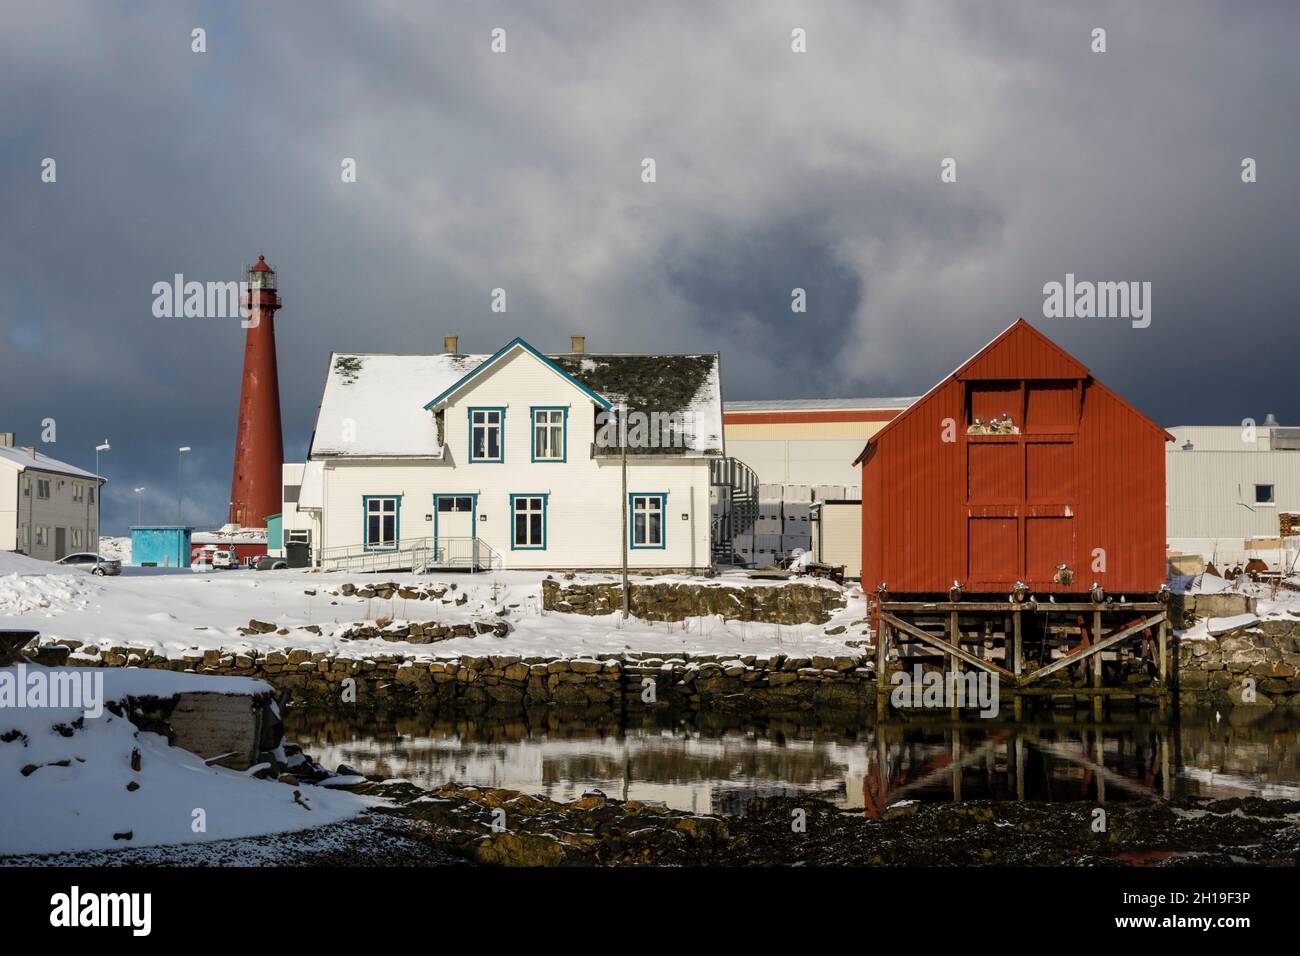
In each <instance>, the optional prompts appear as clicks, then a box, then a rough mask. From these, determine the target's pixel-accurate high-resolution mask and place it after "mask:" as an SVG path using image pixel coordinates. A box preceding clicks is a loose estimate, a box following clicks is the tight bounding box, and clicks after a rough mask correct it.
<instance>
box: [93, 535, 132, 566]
mask: <svg viewBox="0 0 1300 956" xmlns="http://www.w3.org/2000/svg"><path fill="white" fill-rule="evenodd" d="M99 555H100V557H102V558H116V559H117V560H119V561H121V562H122V566H123V567H125V566H126V565H128V564H130V563H131V539H130V538H110V537H108V536H107V535H101V536H100V539H99Z"/></svg>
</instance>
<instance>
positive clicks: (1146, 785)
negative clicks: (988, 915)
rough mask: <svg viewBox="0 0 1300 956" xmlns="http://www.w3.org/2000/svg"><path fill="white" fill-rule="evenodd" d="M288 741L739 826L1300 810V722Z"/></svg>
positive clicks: (321, 736) (329, 735) (427, 782)
mask: <svg viewBox="0 0 1300 956" xmlns="http://www.w3.org/2000/svg"><path fill="white" fill-rule="evenodd" d="M285 724H286V735H287V737H288V738H289V739H290V740H293V741H295V742H297V743H299V744H301V745H302V746H303V748H304V749H305V750H306V751H307V752H308V753H309V754H311V755H312V756H313V757H315V758H316V759H317V760H318V761H320V762H321V763H322V764H324V765H326V766H327V767H330V768H331V769H333V768H334V767H335V766H337V765H338V764H340V763H347V764H350V765H351V766H353V767H355V768H356V769H357V770H359V771H360V772H362V773H380V774H384V775H386V776H390V777H396V778H402V779H407V780H410V781H412V782H413V783H416V784H419V785H420V786H424V787H435V786H438V785H440V784H443V783H446V782H448V781H451V780H455V781H457V782H460V783H466V784H475V785H478V786H484V787H503V788H507V789H512V790H522V791H526V792H528V793H537V794H542V795H544V796H547V797H549V798H551V799H554V800H561V801H563V800H571V799H575V798H577V797H578V796H580V795H581V794H582V793H583V792H584V791H586V790H590V789H593V788H595V789H599V790H602V791H604V792H605V793H606V794H607V795H609V796H611V797H617V798H620V799H635V800H653V801H659V802H662V803H664V804H667V805H668V806H670V807H673V808H676V809H680V810H689V811H692V812H696V813H714V814H738V813H743V811H744V805H745V801H746V800H748V799H749V798H751V797H755V796H775V795H797V794H816V795H818V796H820V797H822V798H824V799H826V800H829V801H830V802H832V803H835V804H837V805H839V806H842V807H846V808H860V809H863V810H864V811H866V812H867V813H876V812H879V811H881V810H883V809H884V808H885V807H887V806H890V805H892V804H895V803H897V802H899V801H902V800H922V801H932V800H943V801H952V800H959V801H961V800H1032V801H1074V800H1089V801H1102V802H1118V801H1132V800H1154V799H1160V798H1162V797H1164V798H1168V797H1171V796H1173V797H1213V798H1222V797H1243V796H1259V797H1265V798H1269V799H1291V800H1300V715H1297V714H1294V713H1293V714H1274V715H1268V716H1266V717H1265V718H1263V719H1261V720H1258V721H1255V722H1254V723H1251V724H1249V725H1239V724H1234V723H1233V722H1232V721H1231V720H1223V719H1216V717H1215V715H1214V714H1213V713H1209V714H1196V715H1191V716H1186V715H1184V716H1183V717H1182V718H1181V719H1180V720H1179V721H1178V722H1176V723H1173V724H1169V723H1166V724H1164V725H1161V724H1160V723H1158V722H1155V721H1154V720H1153V721H1143V720H1140V719H1137V718H1134V719H1132V720H1130V721H1117V722H1110V723H1103V724H1093V723H1091V722H1086V721H1076V720H1074V719H1073V718H1071V719H1065V720H1052V719H1051V718H1050V716H1049V717H1048V718H1047V719H1045V720H1042V721H1038V722H1022V723H1019V724H1014V723H1005V722H999V721H981V720H978V719H975V720H971V721H967V722H963V723H960V724H954V723H952V722H951V721H946V720H940V721H934V720H931V721H927V722H925V723H895V722H891V723H887V724H884V725H880V726H872V725H863V724H861V723H858V724H856V725H852V726H845V725H843V724H838V725H837V724H800V723H795V722H782V721H762V722H759V721H753V720H746V719H739V718H737V719H732V720H728V719H726V718H720V717H716V716H714V717H710V716H700V715H696V716H695V717H693V718H691V719H689V720H681V719H677V720H672V721H663V722H637V723H635V724H631V725H622V724H620V722H619V720H618V717H617V715H614V714H602V715H599V716H597V717H594V718H587V719H585V720H581V721H570V722H559V721H557V720H555V719H554V718H549V719H548V718H546V717H541V718H538V719H537V720H536V721H535V722H532V723H530V722H529V721H527V720H526V719H524V718H522V717H521V718H520V719H518V720H515V721H499V720H498V721H484V720H479V719H473V720H472V719H468V718H462V719H459V720H449V719H443V720H440V719H437V718H433V717H422V718H412V719H405V718H404V719H397V720H387V721H376V720H374V719H373V718H371V719H369V720H365V719H360V718H357V717H351V718H349V717H346V716H343V717H340V716H338V715H332V716H328V717H322V716H321V715H319V714H311V713H308V712H305V711H300V710H291V711H290V712H289V714H288V715H287V716H286V721H285Z"/></svg>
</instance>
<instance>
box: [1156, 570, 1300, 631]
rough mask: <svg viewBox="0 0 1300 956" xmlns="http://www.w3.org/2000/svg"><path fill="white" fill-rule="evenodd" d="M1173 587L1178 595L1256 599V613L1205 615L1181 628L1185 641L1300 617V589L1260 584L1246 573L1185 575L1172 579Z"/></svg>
mask: <svg viewBox="0 0 1300 956" xmlns="http://www.w3.org/2000/svg"><path fill="white" fill-rule="evenodd" d="M1290 583H1291V584H1292V585H1295V586H1300V580H1295V579H1292V580H1291V581H1290ZM1170 587H1171V589H1172V590H1173V591H1174V593H1176V594H1185V595H1192V596H1195V595H1201V594H1207V595H1214V594H1241V595H1243V596H1244V597H1248V598H1254V599H1255V612H1254V613H1241V614H1232V615H1226V616H1222V617H1202V618H1201V619H1199V620H1197V621H1196V623H1195V624H1194V625H1193V626H1191V627H1189V628H1187V629H1186V630H1180V631H1178V637H1179V639H1180V640H1183V641H1208V640H1217V639H1218V638H1219V637H1220V636H1221V635H1223V634H1227V633H1229V632H1230V631H1234V630H1237V629H1240V628H1243V627H1247V626H1248V625H1251V624H1255V623H1258V622H1262V621H1278V620H1288V621H1294V620H1295V619H1296V617H1300V590H1294V589H1293V588H1289V587H1284V586H1281V585H1274V584H1271V583H1268V584H1257V583H1255V582H1253V581H1250V580H1249V579H1248V578H1246V577H1245V576H1244V575H1243V576H1242V577H1241V578H1240V579H1238V580H1237V581H1228V580H1225V579H1224V578H1221V577H1217V576H1215V575H1213V574H1195V575H1182V576H1179V577H1175V578H1173V579H1171V582H1170Z"/></svg>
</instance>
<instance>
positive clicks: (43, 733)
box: [0, 668, 374, 855]
mask: <svg viewBox="0 0 1300 956" xmlns="http://www.w3.org/2000/svg"><path fill="white" fill-rule="evenodd" d="M10 670H15V669H14V668H10ZM79 673H81V674H83V675H90V674H96V673H102V675H103V678H104V687H105V698H106V699H108V700H121V699H123V698H124V697H126V696H138V697H144V696H168V695H171V694H176V693H181V692H185V691H216V692H218V693H230V694H244V693H254V692H259V691H262V692H264V691H269V690H270V687H269V685H267V684H266V683H264V682H262V681H257V680H252V679H248V678H224V677H205V676H202V675H196V674H176V673H172V672H169V671H150V670H137V669H134V668H127V669H123V668H103V669H99V668H87V669H79ZM78 720H81V721H82V722H81V724H80V726H78V724H77V721H78ZM56 728H58V729H56ZM12 731H17V732H18V734H19V735H20V736H15V737H13V739H10V740H8V741H7V742H5V741H4V740H3V737H7V736H10V734H11V732H12ZM133 751H139V767H140V769H139V771H135V770H132V769H131V765H132V752H133ZM64 763H66V765H65V766H60V764H64ZM33 767H34V768H35V769H31V768H33ZM24 769H27V770H28V773H27V774H26V775H24V774H23V770H24ZM133 783H134V784H136V785H137V786H136V787H135V788H134V789H128V786H129V785H130V784H133ZM295 791H297V792H298V793H299V794H300V798H299V800H300V801H301V802H299V800H296V799H295V796H294V795H295ZM0 803H2V804H3V814H2V815H0V855H4V854H19V853H55V852H62V851H79V850H113V849H121V848H123V847H142V846H158V845H163V844H183V843H199V842H204V841H209V840H222V839H229V838H234V837H248V836H264V835H267V834H272V833H286V832H294V831H298V830H304V829H307V828H310V827H318V826H325V825H328V824H331V823H337V822H339V821H342V820H347V819H350V818H352V817H354V816H356V815H358V814H360V813H362V812H363V811H364V810H365V809H366V808H367V807H369V806H372V805H373V803H374V801H373V800H368V799H366V798H362V797H358V796H356V795H354V794H350V793H346V792H340V791H331V790H324V789H321V788H318V787H297V788H295V787H292V786H287V785H285V784H280V783H275V782H271V781H265V780H257V779H254V778H252V777H249V776H247V775H245V774H242V773H238V772H236V771H233V770H227V769H224V768H221V767H212V766H207V765H205V764H204V762H203V761H202V760H201V759H200V758H199V757H197V756H195V755H194V754H191V753H189V752H188V751H184V750H181V749H179V748H176V747H171V746H169V745H168V744H167V741H166V738H164V737H161V736H158V735H156V734H152V733H145V732H142V731H140V730H139V729H138V728H137V727H136V726H135V725H134V724H132V723H131V722H130V721H129V720H127V719H125V718H123V717H117V716H114V715H113V714H112V713H111V712H109V711H107V710H105V711H104V712H103V714H102V716H100V717H97V718H89V717H87V716H86V715H85V712H84V711H82V710H80V709H78V708H52V707H43V708H35V707H11V708H5V709H4V710H0ZM303 803H305V804H306V805H307V806H303ZM308 807H310V809H308ZM199 819H201V820H202V821H203V824H204V826H203V827H202V828H199V827H198V826H197V824H196V820H199ZM196 829H197V830H198V831H199V832H196ZM125 833H130V834H131V838H130V839H129V840H126V839H117V838H115V836H114V835H115V834H125Z"/></svg>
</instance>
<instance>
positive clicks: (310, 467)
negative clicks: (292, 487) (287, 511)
mask: <svg viewBox="0 0 1300 956" xmlns="http://www.w3.org/2000/svg"><path fill="white" fill-rule="evenodd" d="M323 507H325V463H324V462H323V461H309V462H307V464H306V466H305V467H304V468H303V470H302V486H301V487H300V488H299V489H298V510H299V511H312V510H314V511H319V510H321V509H322V508H323Z"/></svg>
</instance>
